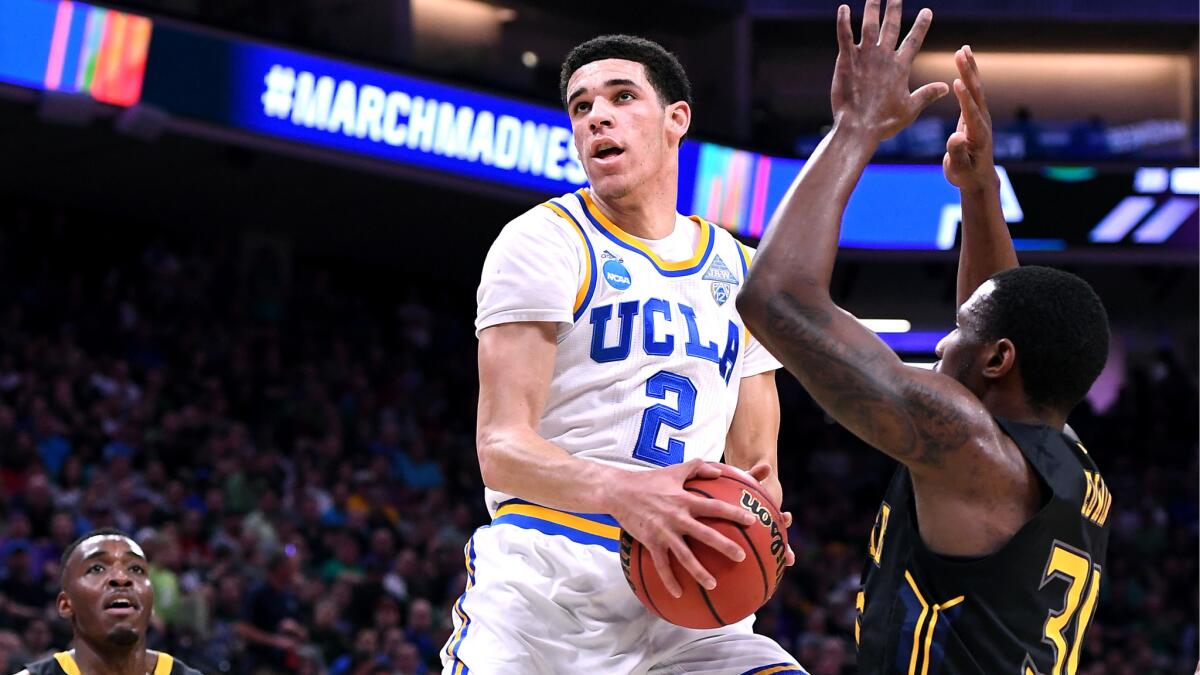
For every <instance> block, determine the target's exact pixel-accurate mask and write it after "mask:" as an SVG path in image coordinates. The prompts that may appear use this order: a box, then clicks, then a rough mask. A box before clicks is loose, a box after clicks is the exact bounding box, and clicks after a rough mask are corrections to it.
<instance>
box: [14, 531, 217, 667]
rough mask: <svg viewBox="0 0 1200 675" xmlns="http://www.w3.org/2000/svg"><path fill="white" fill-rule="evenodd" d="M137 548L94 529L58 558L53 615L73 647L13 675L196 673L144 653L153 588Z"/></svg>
mask: <svg viewBox="0 0 1200 675" xmlns="http://www.w3.org/2000/svg"><path fill="white" fill-rule="evenodd" d="M149 572H150V570H149V564H148V563H147V562H146V556H145V554H144V553H143V552H142V548H141V547H140V546H138V545H137V542H135V541H133V540H132V539H130V538H129V537H127V536H125V534H123V533H122V532H121V531H119V530H113V529H102V530H94V531H92V532H89V533H88V534H85V535H83V536H82V537H80V538H79V539H76V540H75V542H74V543H73V544H71V545H70V546H68V547H67V549H66V550H65V551H64V552H63V557H62V591H60V592H59V594H58V615H59V616H61V617H62V618H64V619H66V620H67V621H70V622H71V630H72V633H73V634H74V636H75V639H74V643H73V644H74V646H75V648H74V649H72V650H70V651H65V652H58V653H57V654H54V655H53V656H51V657H48V658H46V659H43V660H41V661H37V662H35V663H31V664H29V665H28V666H27V667H26V669H25V670H22V671H21V672H20V673H17V675H52V674H58V675H81V674H82V675H151V674H152V675H200V671H198V670H193V669H192V668H189V667H187V666H186V665H184V664H183V662H182V661H177V660H175V659H174V658H173V657H172V656H171V655H170V654H166V653H163V652H155V651H151V650H149V649H146V627H147V626H149V624H150V616H151V615H152V614H153V613H154V589H153V588H152V587H151V586H150V576H149Z"/></svg>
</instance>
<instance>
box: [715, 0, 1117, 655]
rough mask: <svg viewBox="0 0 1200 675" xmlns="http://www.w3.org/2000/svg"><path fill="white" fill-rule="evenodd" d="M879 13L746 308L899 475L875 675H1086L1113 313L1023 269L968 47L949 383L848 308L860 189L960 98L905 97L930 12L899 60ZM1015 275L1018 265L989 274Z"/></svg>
mask: <svg viewBox="0 0 1200 675" xmlns="http://www.w3.org/2000/svg"><path fill="white" fill-rule="evenodd" d="M864 14H865V15H864V18H863V27H862V40H861V42H860V43H859V44H857V45H856V44H855V43H854V36H853V31H852V29H851V27H850V10H849V8H848V7H846V6H842V7H840V8H839V9H838V21H837V26H838V31H837V35H838V43H839V53H838V59H837V65H836V67H835V70H834V79H833V87H832V94H831V98H832V103H833V119H834V126H833V130H832V131H831V132H830V133H829V135H828V136H827V137H826V138H825V139H824V141H822V143H821V145H820V146H819V148H818V151H817V152H816V153H815V154H814V155H813V157H812V158H811V159H810V160H809V161H808V162H807V164H806V165H805V167H804V171H803V172H802V173H801V175H800V177H799V178H798V179H797V181H796V183H795V184H794V185H793V186H792V188H791V191H790V193H789V195H788V196H787V198H786V199H785V200H784V202H783V204H782V205H781V206H780V208H779V210H778V212H777V213H776V215H775V218H774V222H773V224H772V227H771V229H770V230H769V232H768V234H767V237H766V238H765V240H764V241H763V244H762V247H761V249H760V251H759V254H758V260H757V263H756V264H755V267H754V270H753V272H752V273H751V275H750V280H749V281H748V283H747V286H746V288H745V289H744V290H743V292H742V294H741V295H740V296H739V298H738V306H739V308H740V309H741V311H742V314H743V316H745V317H746V320H747V322H748V323H749V324H750V326H751V329H752V330H754V331H755V335H757V336H759V337H760V338H761V339H762V340H763V343H764V345H766V346H767V348H768V349H770V350H771V351H772V353H774V354H775V355H776V356H777V357H779V358H780V359H781V360H782V361H783V363H784V365H785V366H786V367H787V368H788V370H790V371H791V372H792V373H794V374H795V375H796V376H797V377H798V378H799V379H800V381H801V383H802V384H803V385H804V386H805V388H806V389H807V390H808V391H809V393H810V394H812V396H813V397H814V398H815V399H816V400H817V402H819V403H820V404H821V406H822V407H823V408H824V409H825V410H826V411H827V412H828V413H829V414H830V415H832V416H833V417H834V418H836V419H837V420H838V421H839V422H840V423H841V424H842V425H844V426H845V427H846V428H847V429H849V430H851V431H852V432H853V433H854V434H855V435H857V436H859V437H860V438H862V439H863V440H865V441H866V442H868V443H870V444H871V445H873V446H875V447H876V448H878V449H879V450H881V451H883V452H885V453H887V454H888V455H890V456H892V457H894V458H895V459H897V460H899V461H900V462H901V464H902V466H901V467H900V468H899V469H898V470H897V472H896V475H895V477H894V478H893V480H892V483H891V485H890V486H889V488H888V490H887V493H886V495H885V497H884V501H883V505H882V506H881V508H880V511H879V513H878V516H877V517H876V522H875V527H874V529H873V531H872V533H871V538H870V542H869V547H868V553H869V557H868V560H867V563H866V566H865V570H866V571H865V573H864V593H860V595H859V596H858V603H857V604H858V607H859V610H860V617H859V623H858V625H857V626H856V638H857V639H858V641H859V659H858V663H859V668H860V670H861V671H862V672H865V673H934V672H940V673H1001V672H1003V673H1023V674H1024V675H1033V674H1035V673H1046V674H1049V673H1055V674H1058V673H1074V672H1075V669H1076V667H1077V666H1078V663H1079V652H1080V647H1081V645H1082V644H1083V637H1084V633H1085V631H1086V629H1087V625H1088V622H1089V621H1090V619H1091V617H1092V614H1093V612H1094V611H1095V608H1096V598H1097V593H1098V589H1099V586H1100V577H1101V573H1102V566H1103V562H1104V555H1105V549H1106V546H1107V541H1108V527H1107V524H1106V521H1107V517H1108V512H1109V504H1110V496H1109V493H1108V490H1107V489H1106V488H1105V486H1104V481H1103V480H1102V479H1101V478H1100V475H1099V473H1098V471H1097V470H1096V465H1095V463H1094V462H1093V461H1092V459H1091V457H1089V456H1088V455H1087V453H1086V451H1085V450H1084V449H1083V447H1082V446H1081V445H1078V444H1077V443H1072V442H1070V441H1069V440H1068V438H1067V437H1066V436H1064V434H1063V433H1062V430H1063V427H1064V424H1065V422H1066V418H1067V414H1068V412H1069V411H1070V410H1071V409H1072V408H1073V407H1074V406H1075V405H1076V404H1077V403H1078V402H1079V401H1080V400H1082V398H1083V396H1084V395H1085V394H1086V392H1087V390H1088V388H1089V387H1090V386H1091V384H1092V382H1093V381H1094V380H1095V378H1096V376H1097V375H1098V374H1099V372H1100V370H1101V368H1102V367H1103V366H1104V362H1105V359H1106V357H1107V353H1108V335H1109V332H1108V323H1107V317H1106V315H1105V312H1104V308H1103V306H1102V305H1101V304H1100V300H1099V299H1098V298H1097V297H1096V295H1095V293H1094V292H1093V291H1092V290H1091V288H1090V287H1089V286H1088V285H1087V284H1086V283H1084V282H1083V281H1082V280H1080V279H1078V278H1076V277H1074V276H1072V275H1070V274H1066V273H1064V272H1059V271H1055V270H1051V269H1048V268H1039V267H1015V265H1016V256H1015V254H1014V253H1013V250H1012V243H1011V240H1010V239H1009V237H1008V234H1007V228H1006V227H1005V224H1004V220H1003V217H1002V216H1001V215H1000V202H999V198H998V196H997V195H998V190H997V179H996V175H995V169H994V167H993V164H992V161H993V160H992V156H991V139H990V137H989V135H990V121H989V118H988V114H987V107H986V102H985V100H984V96H983V87H982V85H981V84H980V80H979V73H978V71H977V69H976V67H975V63H974V59H973V56H972V54H971V50H970V48H969V47H964V48H963V49H962V50H960V51H959V52H958V53H957V54H956V55H955V60H956V63H957V66H958V69H959V73H960V75H961V79H960V80H956V81H955V83H954V92H955V95H956V96H957V98H958V101H959V105H960V106H961V109H962V121H961V123H960V129H959V131H957V132H956V133H955V134H954V135H953V136H952V137H951V138H950V139H949V141H948V143H947V149H948V153H947V157H946V159H945V170H946V175H947V177H948V178H949V179H950V181H951V182H952V183H954V184H955V185H957V186H958V187H959V188H960V189H961V192H962V199H963V248H962V252H961V256H962V258H961V263H960V265H961V266H960V270H959V283H960V286H959V291H960V294H959V299H960V302H961V306H960V307H959V309H958V315H957V322H956V323H957V328H956V330H955V331H954V332H952V333H951V334H950V335H948V336H947V337H946V338H944V339H943V340H942V342H941V343H940V344H939V345H938V347H937V354H938V357H939V358H940V361H939V363H938V365H937V366H936V367H935V368H934V372H930V371H927V370H924V369H920V368H911V367H908V366H905V365H904V364H903V363H901V361H900V360H899V359H898V358H897V357H896V355H895V354H894V353H893V352H892V351H891V350H890V349H888V348H887V346H886V345H885V344H884V343H883V342H881V341H880V340H879V339H878V338H877V337H876V336H875V335H873V334H872V333H871V332H870V331H868V330H867V329H865V328H863V327H862V325H861V324H859V323H858V322H857V321H856V320H855V319H854V317H852V316H850V315H849V314H848V313H846V312H844V311H842V310H841V309H840V308H838V307H837V306H836V305H835V304H834V303H833V301H832V300H831V299H830V296H829V280H830V274H831V272H832V270H833V261H834V258H835V256H836V253H837V244H838V236H839V230H840V227H839V226H840V222H841V219H842V215H843V212H844V210H845V207H846V202H847V200H848V199H849V197H850V194H851V192H852V190H853V189H854V186H855V184H856V183H857V182H858V179H859V176H860V175H861V174H862V172H863V169H864V167H865V166H866V165H867V162H868V161H869V159H870V158H871V156H872V154H873V153H874V151H875V149H876V147H877V146H878V144H879V142H880V141H882V140H883V139H886V138H888V137H890V136H892V135H893V134H895V133H896V132H898V131H899V130H900V129H902V128H904V127H905V126H906V125H908V124H909V123H911V122H912V121H913V119H915V118H916V116H917V115H918V114H919V113H920V112H921V110H923V109H924V108H925V107H926V106H928V105H929V104H930V103H932V102H933V101H934V100H936V99H938V98H939V97H941V96H943V95H945V94H946V93H947V88H946V85H945V84H943V83H933V84H927V85H925V86H923V87H920V88H919V89H917V90H916V91H915V92H913V93H911V94H910V93H909V90H908V79H909V70H910V66H911V64H912V60H913V58H914V57H915V56H916V54H917V51H918V50H919V49H920V45H921V42H922V40H923V39H924V36H925V33H926V31H927V30H928V28H929V24H930V20H931V17H932V14H931V13H930V12H929V10H922V11H921V12H920V14H918V16H917V19H916V23H915V25H914V26H913V28H912V30H911V32H910V33H909V34H908V37H907V38H906V39H905V40H904V42H903V43H902V44H901V45H900V47H899V49H898V50H897V48H896V42H897V38H898V37H899V34H900V17H901V7H900V2H899V1H894V2H890V3H888V7H887V13H886V15H885V17H884V20H883V23H882V26H881V25H880V21H879V2H878V0H868V2H867V3H866V11H865V13H864ZM998 268H1009V269H1004V271H1001V272H999V273H997V274H992V275H991V276H990V277H989V276H987V275H989V274H991V271H994V270H995V269H998ZM984 279H986V280H984ZM981 281H982V283H980V282H981ZM975 286H978V288H975ZM972 291H973V292H972ZM967 294H969V297H967V298H966V299H965V301H962V300H963V296H964V295H967Z"/></svg>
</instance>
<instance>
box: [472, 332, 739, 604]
mask: <svg viewBox="0 0 1200 675" xmlns="http://www.w3.org/2000/svg"><path fill="white" fill-rule="evenodd" d="M557 348H558V347H557V342H556V340H555V327H554V324H553V323H548V322H519V323H506V324H500V325H496V326H492V327H490V328H485V329H484V330H483V331H482V332H480V334H479V417H478V426H477V429H476V446H477V450H478V453H479V468H480V471H481V472H482V474H483V482H484V483H485V484H486V485H487V486H488V487H490V488H492V489H494V490H499V491H501V492H505V493H508V494H511V495H516V496H518V497H520V498H522V499H526V500H528V501H531V502H535V503H538V504H541V505H543V506H548V507H550V508H555V509H561V510H564V511H576V512H586V513H608V514H611V515H612V516H613V517H614V518H616V519H617V522H619V523H620V524H621V527H623V528H625V530H626V531H628V532H629V533H630V534H631V535H632V536H633V537H634V538H636V539H637V540H638V541H640V542H642V544H643V545H644V546H646V548H647V550H649V551H650V555H651V557H652V558H653V560H654V565H655V568H656V569H657V570H658V573H659V575H660V576H661V577H662V578H663V582H664V584H665V585H666V587H667V589H668V590H669V591H670V592H671V593H672V594H674V595H675V596H676V597H678V596H679V595H680V594H681V593H682V591H681V589H680V586H679V581H678V580H677V579H675V577H674V575H673V574H672V573H671V568H670V559H669V556H668V551H669V552H670V553H672V554H674V555H675V557H676V558H678V559H679V561H680V563H682V564H683V566H684V568H685V569H687V570H688V572H689V573H691V575H692V576H693V577H694V578H695V580H696V581H697V582H698V583H700V584H703V585H704V586H705V587H707V588H709V589H711V588H714V587H715V586H716V581H715V579H714V578H713V576H712V575H711V574H710V573H709V572H708V570H706V569H704V567H703V566H702V565H701V564H700V562H699V561H698V560H697V559H696V556H695V555H693V554H692V551H691V549H690V548H689V546H688V543H687V541H686V540H685V537H689V538H691V539H694V540H697V541H701V542H704V543H705V544H707V545H709V546H711V547H713V548H714V549H716V550H718V551H720V552H722V553H724V554H725V555H726V556H728V557H729V558H731V559H733V560H741V559H743V558H745V556H746V554H745V552H744V551H743V550H742V548H741V547H740V546H738V545H737V544H736V543H734V542H733V541H732V540H731V539H729V538H728V537H725V536H724V535H722V534H720V533H719V532H717V531H716V530H714V529H713V528H711V527H709V526H707V525H705V524H704V523H702V522H700V520H698V518H701V517H710V518H723V519H726V520H732V521H735V522H740V523H744V524H746V525H750V524H752V523H753V522H754V518H753V516H752V515H751V514H750V513H749V512H747V511H745V510H744V509H739V508H738V507H736V506H734V505H732V504H726V503H724V502H722V501H720V500H716V499H707V498H704V497H700V496H697V495H694V494H691V493H688V492H686V491H685V490H684V489H683V483H684V481H686V480H688V479H689V478H692V477H695V476H702V477H707V478H715V477H716V476H718V475H720V470H719V469H717V468H715V467H713V466H709V465H707V464H705V463H704V462H701V461H700V460H693V461H690V462H686V463H684V464H678V465H675V466H670V467H666V468H663V469H654V470H650V471H638V472H633V471H626V470H624V469H619V468H616V467H612V466H607V465H604V464H599V463H596V462H591V461H588V460H584V459H579V458H576V457H573V456H572V455H571V454H569V453H568V452H566V451H565V450H563V449H562V448H560V447H558V446H556V445H554V444H553V443H550V442H549V441H547V440H546V439H544V438H542V437H541V436H539V435H538V433H537V428H538V420H540V419H541V416H542V410H543V408H544V406H545V403H546V395H547V392H548V391H549V388H550V378H551V376H552V375H553V373H554V357H555V352H556V350H557Z"/></svg>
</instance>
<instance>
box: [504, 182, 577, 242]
mask: <svg viewBox="0 0 1200 675" xmlns="http://www.w3.org/2000/svg"><path fill="white" fill-rule="evenodd" d="M568 197H569V195H568ZM563 202H565V200H561V199H559V200H549V201H545V202H542V203H541V204H537V205H535V206H534V207H532V208H530V209H528V210H527V211H525V212H524V213H522V214H521V215H519V216H517V217H516V218H513V219H512V220H510V221H508V223H507V224H505V226H504V229H503V230H501V231H500V235H499V236H498V237H497V238H496V245H499V246H502V247H513V246H516V247H518V248H520V249H530V248H532V249H538V250H541V249H545V248H546V247H549V246H553V247H563V248H564V250H567V249H571V250H573V249H578V248H579V247H581V246H582V245H583V244H582V242H583V236H582V232H580V231H578V226H577V225H575V222H577V221H575V220H574V218H575V216H574V215H573V214H570V213H569V212H568V210H567V208H568V207H567V205H566V204H565V203H563Z"/></svg>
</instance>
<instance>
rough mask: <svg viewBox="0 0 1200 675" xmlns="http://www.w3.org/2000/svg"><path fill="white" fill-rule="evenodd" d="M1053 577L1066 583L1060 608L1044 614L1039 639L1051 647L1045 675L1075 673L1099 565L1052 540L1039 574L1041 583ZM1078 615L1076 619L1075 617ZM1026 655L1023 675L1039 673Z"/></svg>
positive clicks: (1097, 588)
mask: <svg viewBox="0 0 1200 675" xmlns="http://www.w3.org/2000/svg"><path fill="white" fill-rule="evenodd" d="M1054 579H1062V580H1064V581H1066V582H1067V592H1066V593H1065V597H1064V598H1063V608H1062V609H1061V610H1058V611H1055V610H1053V609H1052V610H1050V613H1049V615H1047V616H1046V627H1045V629H1044V631H1043V632H1044V637H1043V638H1042V641H1043V642H1045V643H1047V644H1049V645H1050V646H1051V647H1053V649H1054V666H1053V667H1052V668H1051V670H1050V673H1049V674H1048V675H1075V670H1076V669H1077V668H1079V650H1080V648H1081V647H1082V646H1083V634H1084V633H1085V632H1086V631H1087V627H1088V623H1090V622H1091V620H1092V614H1093V613H1094V612H1095V611H1096V597H1097V596H1098V595H1099V594H1100V566H1099V565H1093V564H1092V559H1091V557H1090V556H1089V555H1088V554H1087V553H1085V552H1083V551H1079V550H1077V549H1075V548H1073V547H1071V546H1068V545H1067V544H1064V543H1062V542H1061V541H1055V542H1054V548H1052V549H1051V550H1050V558H1049V560H1047V561H1046V571H1045V573H1044V574H1043V575H1042V586H1045V585H1046V584H1048V583H1050V582H1051V581H1053V580H1054ZM1076 616H1078V620H1076ZM1072 621H1075V634H1074V636H1073V638H1072V639H1071V644H1070V645H1068V644H1067V629H1068V628H1069V627H1070V625H1071V622H1072ZM1031 661H1032V659H1031V658H1029V657H1028V656H1026V661H1025V675H1034V674H1035V673H1039V672H1040V671H1038V670H1037V669H1036V668H1034V667H1033V666H1032V664H1031Z"/></svg>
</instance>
